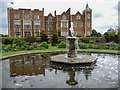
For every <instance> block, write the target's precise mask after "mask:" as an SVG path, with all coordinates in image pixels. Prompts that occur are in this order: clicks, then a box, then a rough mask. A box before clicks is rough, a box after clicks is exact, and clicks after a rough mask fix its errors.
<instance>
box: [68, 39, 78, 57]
mask: <svg viewBox="0 0 120 90" xmlns="http://www.w3.org/2000/svg"><path fill="white" fill-rule="evenodd" d="M67 40H68V41H69V52H68V57H69V58H75V57H77V51H76V50H75V48H76V46H75V41H76V40H77V37H67Z"/></svg>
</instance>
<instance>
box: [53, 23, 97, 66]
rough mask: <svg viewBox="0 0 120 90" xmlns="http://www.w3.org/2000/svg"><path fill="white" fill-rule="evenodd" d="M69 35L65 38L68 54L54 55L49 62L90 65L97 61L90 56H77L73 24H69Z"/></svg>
mask: <svg viewBox="0 0 120 90" xmlns="http://www.w3.org/2000/svg"><path fill="white" fill-rule="evenodd" d="M69 31H70V35H69V37H66V38H67V40H68V42H69V51H68V54H67V55H66V54H64V55H55V56H51V62H55V63H64V64H72V65H73V64H90V63H93V62H95V61H96V60H97V58H96V57H94V56H91V55H85V56H82V57H81V56H80V54H77V51H76V50H75V49H76V46H77V45H75V42H76V40H77V37H76V36H75V33H74V29H73V22H71V27H70V29H69Z"/></svg>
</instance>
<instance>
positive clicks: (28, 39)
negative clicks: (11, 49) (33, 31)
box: [25, 36, 36, 43]
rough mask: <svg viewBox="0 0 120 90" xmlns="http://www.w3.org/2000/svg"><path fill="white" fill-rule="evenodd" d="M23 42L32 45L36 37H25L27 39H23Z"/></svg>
mask: <svg viewBox="0 0 120 90" xmlns="http://www.w3.org/2000/svg"><path fill="white" fill-rule="evenodd" d="M25 41H26V42H29V43H33V42H35V41H36V37H32V36H27V37H26V38H25Z"/></svg>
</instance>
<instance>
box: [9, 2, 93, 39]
mask: <svg viewBox="0 0 120 90" xmlns="http://www.w3.org/2000/svg"><path fill="white" fill-rule="evenodd" d="M70 11H71V9H70V8H69V9H68V10H67V11H66V12H63V13H62V14H61V15H56V11H55V12H54V15H52V14H51V13H49V14H48V16H44V9H42V10H41V11H40V10H38V9H34V10H31V9H18V10H15V9H10V8H8V35H9V37H25V36H28V35H30V36H33V37H35V36H37V35H40V32H41V31H43V30H44V32H45V33H46V34H47V35H48V36H51V35H53V33H57V32H58V31H61V36H69V33H70V32H69V28H70V22H71V21H72V22H73V25H74V31H75V35H78V36H83V37H84V36H89V35H90V34H91V29H92V10H91V9H90V8H89V6H88V4H87V5H86V8H85V10H84V11H83V14H81V13H80V12H79V11H78V12H77V13H76V14H74V15H71V12H70Z"/></svg>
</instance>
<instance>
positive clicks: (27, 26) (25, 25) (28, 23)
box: [24, 20, 31, 29]
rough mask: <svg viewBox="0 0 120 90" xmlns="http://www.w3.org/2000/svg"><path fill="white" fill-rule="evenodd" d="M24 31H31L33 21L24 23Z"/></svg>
mask: <svg viewBox="0 0 120 90" xmlns="http://www.w3.org/2000/svg"><path fill="white" fill-rule="evenodd" d="M24 29H31V21H30V20H25V21H24Z"/></svg>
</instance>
